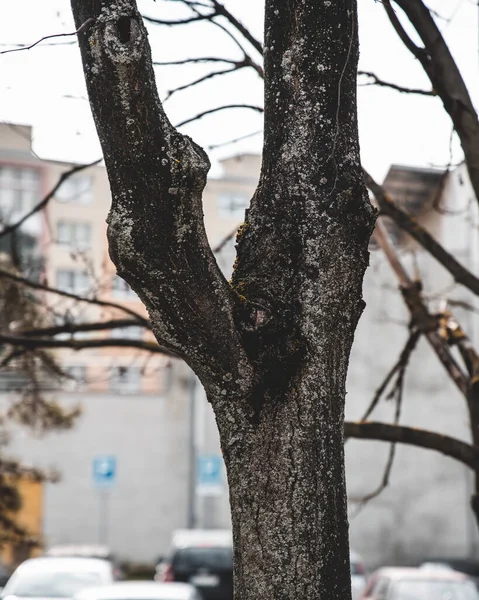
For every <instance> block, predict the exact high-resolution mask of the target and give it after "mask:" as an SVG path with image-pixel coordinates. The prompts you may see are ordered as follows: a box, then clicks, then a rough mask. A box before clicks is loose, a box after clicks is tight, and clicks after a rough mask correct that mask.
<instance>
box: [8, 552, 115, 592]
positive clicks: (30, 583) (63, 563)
mask: <svg viewBox="0 0 479 600" xmlns="http://www.w3.org/2000/svg"><path fill="white" fill-rule="evenodd" d="M113 581H114V577H113V566H112V564H111V563H110V562H109V561H106V560H101V559H98V558H50V557H41V558H30V559H29V560H26V561H25V562H23V563H22V564H21V565H20V566H19V567H17V569H16V570H15V572H14V573H13V575H12V576H11V577H10V579H9V580H8V583H7V585H6V586H5V587H4V588H3V590H2V598H6V597H7V596H15V598H29V599H30V598H42V599H44V600H45V599H49V598H73V596H74V595H75V594H76V593H77V592H79V591H80V590H82V589H84V588H87V587H92V586H97V585H107V584H109V583H113Z"/></svg>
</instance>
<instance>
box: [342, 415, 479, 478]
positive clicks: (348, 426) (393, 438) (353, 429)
mask: <svg viewBox="0 0 479 600" xmlns="http://www.w3.org/2000/svg"><path fill="white" fill-rule="evenodd" d="M344 436H345V437H346V438H357V439H363V440H378V441H383V442H398V443H401V444H409V445H412V446H417V447H419V448H425V449H428V450H436V451H437V452H441V453H442V454H445V455H446V456H449V457H450V458H454V459H456V460H458V461H460V462H462V463H463V464H465V465H466V466H468V467H470V468H471V469H473V470H476V469H477V468H478V466H479V449H478V448H475V447H474V446H471V445H470V444H467V443H466V442H462V441H461V440H458V439H456V438H452V437H450V436H447V435H442V434H439V433H434V432H432V431H427V430H424V429H418V428H416V427H406V426H405V425H391V424H389V423H380V422H374V421H368V422H365V423H354V422H351V421H346V422H345V424H344Z"/></svg>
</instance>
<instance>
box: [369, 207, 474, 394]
mask: <svg viewBox="0 0 479 600" xmlns="http://www.w3.org/2000/svg"><path fill="white" fill-rule="evenodd" d="M373 236H374V239H375V240H376V241H377V243H378V245H379V246H380V248H381V249H382V251H383V252H384V254H385V255H386V258H387V260H388V262H389V264H390V266H391V268H392V270H393V271H394V273H395V274H396V276H397V278H398V280H399V284H400V285H399V287H400V290H401V293H402V296H403V298H404V301H405V303H406V306H407V307H408V309H409V311H410V313H411V317H412V320H413V323H414V325H416V326H417V327H418V328H419V329H420V330H421V332H422V333H424V335H425V336H426V339H427V340H428V342H429V344H430V345H431V347H432V348H433V350H434V352H435V353H436V356H437V357H438V359H439V360H440V361H441V363H442V365H443V367H444V368H445V369H446V371H447V373H448V374H449V376H450V377H451V379H452V380H453V381H454V383H455V384H456V386H457V387H458V389H459V390H460V391H461V393H462V394H463V396H464V397H465V398H468V397H469V391H470V382H469V379H468V377H467V376H466V374H465V373H463V371H462V370H461V368H460V367H459V365H458V364H457V362H456V361H455V360H454V357H453V356H452V354H451V352H450V349H449V347H448V346H447V344H446V343H445V342H444V340H443V339H441V337H440V336H439V334H438V333H437V319H436V317H434V316H433V315H431V314H430V313H429V311H428V309H427V307H426V306H425V304H424V302H423V300H422V297H421V294H420V288H419V286H418V284H417V283H416V282H413V281H412V280H411V278H410V277H409V275H408V274H407V272H406V270H405V269H404V267H403V265H402V263H401V261H400V259H399V257H398V253H397V251H396V248H395V247H394V245H393V244H392V242H391V239H390V237H389V233H388V231H387V230H386V228H385V226H384V223H382V222H381V220H380V219H379V220H378V221H377V222H376V229H375V231H374V234H373Z"/></svg>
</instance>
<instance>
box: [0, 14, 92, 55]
mask: <svg viewBox="0 0 479 600" xmlns="http://www.w3.org/2000/svg"><path fill="white" fill-rule="evenodd" d="M94 21H95V19H93V18H92V17H90V18H89V19H87V20H86V21H85V22H84V23H82V24H81V25H80V27H79V28H78V29H77V30H76V31H72V32H71V33H54V34H53V35H46V36H44V37H42V38H41V39H39V40H37V41H36V42H34V43H33V44H30V45H29V46H21V47H20V48H10V49H9V50H2V51H1V52H0V54H8V53H9V52H21V51H22V50H31V49H32V48H34V47H35V46H37V45H38V44H40V43H41V42H43V41H45V40H50V39H52V38H59V37H67V36H70V35H78V34H79V33H81V32H82V31H83V30H84V29H86V28H87V27H88V25H90V23H94Z"/></svg>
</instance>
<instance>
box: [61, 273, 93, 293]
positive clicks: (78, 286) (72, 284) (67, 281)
mask: <svg viewBox="0 0 479 600" xmlns="http://www.w3.org/2000/svg"><path fill="white" fill-rule="evenodd" d="M88 287H89V278H88V273H87V272H86V271H74V270H70V269H58V271H57V288H58V289H59V290H61V291H62V292H69V293H70V294H86V292H88Z"/></svg>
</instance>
